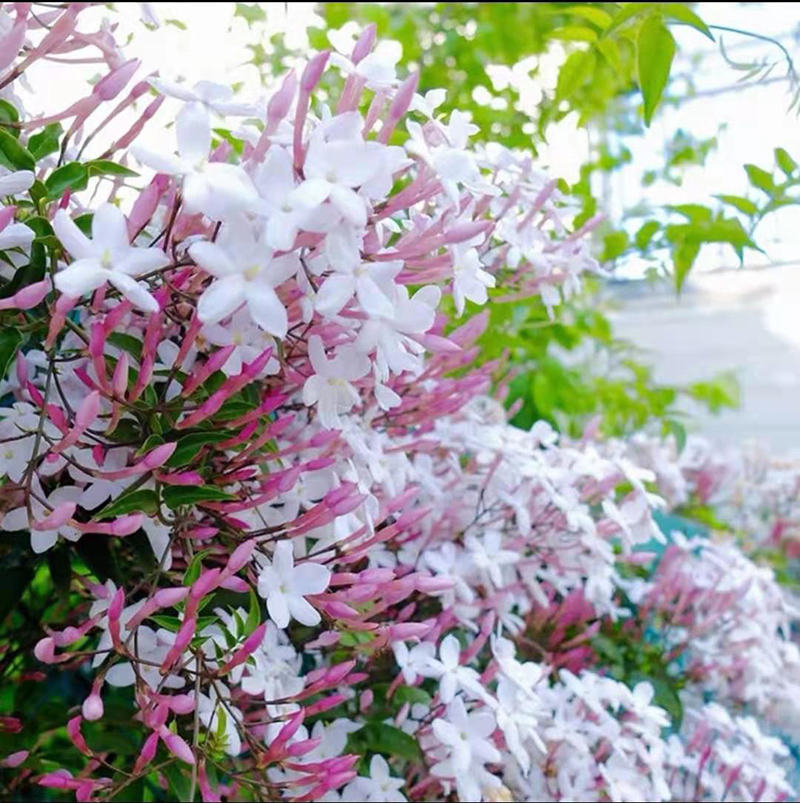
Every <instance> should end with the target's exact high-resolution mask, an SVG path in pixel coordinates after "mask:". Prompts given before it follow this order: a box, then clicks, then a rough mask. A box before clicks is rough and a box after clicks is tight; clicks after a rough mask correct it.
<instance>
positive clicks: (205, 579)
mask: <svg viewBox="0 0 800 803" xmlns="http://www.w3.org/2000/svg"><path fill="white" fill-rule="evenodd" d="M221 574H222V569H211V570H209V571H207V572H204V573H203V574H201V575H200V577H198V578H197V580H195V581H194V583H193V584H192V588H191V591H190V592H189V596H190V597H191V598H192V599H193V600H199V599H202V598H203V597H204V596H205V595H206V594H208V593H210V592H211V591H213V590H214V589H215V588H216V587H217V586H218V585H219V578H220V575H221Z"/></svg>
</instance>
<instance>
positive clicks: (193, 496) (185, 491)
mask: <svg viewBox="0 0 800 803" xmlns="http://www.w3.org/2000/svg"><path fill="white" fill-rule="evenodd" d="M163 497H164V504H166V506H167V507H168V508H170V509H171V510H174V509H175V508H177V507H182V506H184V505H196V504H198V503H202V502H231V501H233V500H235V499H236V498H237V497H235V496H234V495H233V494H229V493H225V491H220V490H219V489H218V488H211V487H210V486H208V485H200V486H191V485H170V486H169V487H167V488H164V492H163Z"/></svg>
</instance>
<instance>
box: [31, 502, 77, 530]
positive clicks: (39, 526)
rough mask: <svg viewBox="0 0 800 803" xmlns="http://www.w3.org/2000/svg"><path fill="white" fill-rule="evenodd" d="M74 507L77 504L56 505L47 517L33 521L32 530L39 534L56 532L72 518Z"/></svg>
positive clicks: (63, 503)
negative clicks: (48, 531)
mask: <svg viewBox="0 0 800 803" xmlns="http://www.w3.org/2000/svg"><path fill="white" fill-rule="evenodd" d="M76 507H77V504H76V503H75V502H62V503H61V504H60V505H56V507H55V509H54V510H53V512H52V513H50V515H49V516H47V517H46V518H44V519H42V520H41V521H35V522H34V523H33V525H32V529H34V530H38V531H40V532H41V531H44V530H57V529H58V528H59V527H61V526H63V525H64V524H66V523H67V522H68V521H69V520H70V519H71V518H72V516H73V514H74V513H75V508H76Z"/></svg>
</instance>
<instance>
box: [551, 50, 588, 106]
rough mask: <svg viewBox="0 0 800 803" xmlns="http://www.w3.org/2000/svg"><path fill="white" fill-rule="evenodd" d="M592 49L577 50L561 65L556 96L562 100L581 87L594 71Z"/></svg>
mask: <svg viewBox="0 0 800 803" xmlns="http://www.w3.org/2000/svg"><path fill="white" fill-rule="evenodd" d="M596 64H597V55H596V53H595V52H594V50H577V51H575V52H574V53H572V54H571V55H570V57H569V58H568V59H567V60H566V61H565V62H564V63H563V64H562V65H561V69H560V70H559V73H558V81H557V83H556V98H558V99H559V100H564V99H565V98H568V97H569V96H570V95H572V94H573V93H574V92H575V90H577V89H578V88H579V87H581V86H582V85H583V84H584V83H585V82H586V81H587V80H588V79H589V77H590V76H591V75H592V73H593V72H594V68H595V65H596Z"/></svg>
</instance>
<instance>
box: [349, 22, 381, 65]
mask: <svg viewBox="0 0 800 803" xmlns="http://www.w3.org/2000/svg"><path fill="white" fill-rule="evenodd" d="M377 31H378V27H377V25H375V23H374V22H372V23H370V24H369V25H367V27H366V28H364V30H363V31H362V32H361V36H359V37H358V41H357V42H356V43H355V46H354V47H353V53H352V55H351V56H350V61H352V62H353V64H358V63H359V62H360V61H362V60H363V59H365V58H366V57H367V56H368V55H369V52H370V50H372V46H373V45H374V44H375V37H376V35H377Z"/></svg>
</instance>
